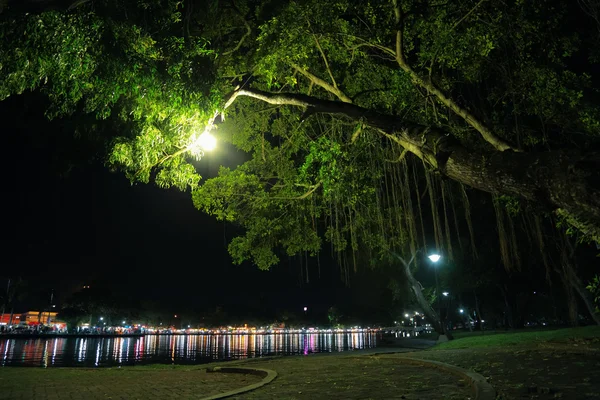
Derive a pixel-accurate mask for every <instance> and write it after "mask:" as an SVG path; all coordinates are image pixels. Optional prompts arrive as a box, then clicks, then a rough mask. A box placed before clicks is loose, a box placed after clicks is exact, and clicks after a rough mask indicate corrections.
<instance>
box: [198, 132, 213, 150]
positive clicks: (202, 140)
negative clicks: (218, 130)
mask: <svg viewBox="0 0 600 400" xmlns="http://www.w3.org/2000/svg"><path fill="white" fill-rule="evenodd" d="M197 145H198V146H199V147H200V148H201V149H202V150H205V151H212V150H214V149H215V148H216V147H217V139H216V138H215V137H214V136H213V135H211V134H210V132H208V131H204V132H202V134H201V135H200V136H198V139H197Z"/></svg>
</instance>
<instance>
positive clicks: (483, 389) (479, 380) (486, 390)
mask: <svg viewBox="0 0 600 400" xmlns="http://www.w3.org/2000/svg"><path fill="white" fill-rule="evenodd" d="M398 358H399V359H401V360H402V361H404V362H407V363H408V364H415V365H420V366H425V367H432V368H436V369H439V370H442V371H445V372H449V373H451V374H454V375H456V376H460V377H461V378H466V379H467V380H468V381H469V383H470V384H471V389H473V392H475V400H495V399H496V390H495V389H494V388H493V387H492V385H490V384H489V383H488V382H487V380H486V379H485V378H484V377H483V376H482V375H480V374H478V373H477V372H472V371H468V370H466V369H464V368H460V367H456V366H454V365H450V364H445V363H442V362H439V361H432V360H421V359H417V358H409V357H398Z"/></svg>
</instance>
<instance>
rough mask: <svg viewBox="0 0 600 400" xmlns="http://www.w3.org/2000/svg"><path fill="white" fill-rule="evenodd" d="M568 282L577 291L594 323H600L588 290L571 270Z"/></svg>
mask: <svg viewBox="0 0 600 400" xmlns="http://www.w3.org/2000/svg"><path fill="white" fill-rule="evenodd" d="M569 282H570V283H571V287H572V288H573V289H574V290H575V292H577V294H578V295H579V297H581V300H582V301H583V304H584V305H585V308H586V309H587V311H588V312H589V313H590V316H591V317H592V319H593V320H594V322H595V323H596V325H600V315H599V314H598V313H596V310H595V308H594V304H593V302H592V299H590V292H588V291H587V289H586V288H585V286H584V285H583V283H582V282H581V280H580V279H579V278H578V277H577V275H575V273H574V272H573V271H571V273H570V279H569Z"/></svg>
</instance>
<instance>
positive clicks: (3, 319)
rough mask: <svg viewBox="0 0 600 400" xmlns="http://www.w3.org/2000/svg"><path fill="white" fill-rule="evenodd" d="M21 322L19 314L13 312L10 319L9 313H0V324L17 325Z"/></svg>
mask: <svg viewBox="0 0 600 400" xmlns="http://www.w3.org/2000/svg"><path fill="white" fill-rule="evenodd" d="M19 322H21V314H13V316H12V321H11V319H10V313H4V314H0V325H18V324H19Z"/></svg>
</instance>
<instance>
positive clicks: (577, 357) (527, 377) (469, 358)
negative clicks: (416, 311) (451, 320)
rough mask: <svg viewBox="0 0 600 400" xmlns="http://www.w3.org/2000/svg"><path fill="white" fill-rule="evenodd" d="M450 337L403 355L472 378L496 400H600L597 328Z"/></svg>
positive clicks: (599, 335) (599, 353)
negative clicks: (442, 364) (493, 391)
mask: <svg viewBox="0 0 600 400" xmlns="http://www.w3.org/2000/svg"><path fill="white" fill-rule="evenodd" d="M456 336H457V339H456V340H453V341H451V342H447V343H441V344H439V345H437V346H435V347H433V348H432V349H430V350H427V351H423V352H418V353H416V352H415V353H410V354H406V355H407V356H410V357H416V358H421V359H428V360H436V361H442V362H445V363H448V364H453V365H457V366H460V367H463V368H466V369H470V370H473V371H475V372H478V373H480V374H482V375H483V376H485V377H486V378H488V381H489V382H490V383H491V384H492V385H493V386H494V388H496V390H497V391H498V394H499V396H498V398H499V399H524V398H529V399H556V398H563V399H600V327H597V326H594V327H584V328H571V329H559V330H553V331H550V330H540V331H535V330H532V331H527V330H526V331H517V332H511V333H490V332H486V333H484V334H483V335H482V334H481V332H477V333H475V332H474V333H467V334H465V335H462V337H461V335H456Z"/></svg>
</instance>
